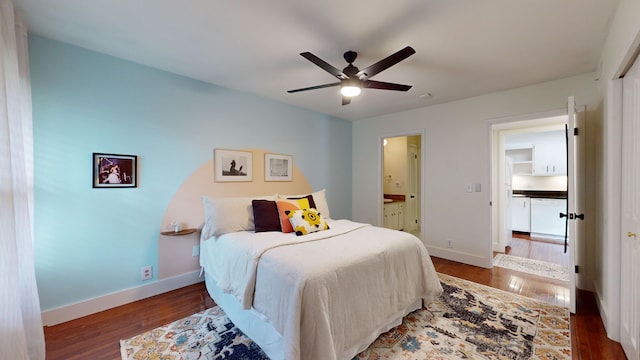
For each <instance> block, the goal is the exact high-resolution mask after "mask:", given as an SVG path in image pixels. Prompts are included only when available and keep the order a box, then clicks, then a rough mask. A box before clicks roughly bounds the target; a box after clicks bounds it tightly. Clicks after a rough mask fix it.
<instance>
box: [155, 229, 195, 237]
mask: <svg viewBox="0 0 640 360" xmlns="http://www.w3.org/2000/svg"><path fill="white" fill-rule="evenodd" d="M196 231H198V229H182V230H180V231H178V232H175V231H163V232H161V233H160V234H161V235H167V236H182V235H189V234H193V233H194V232H196Z"/></svg>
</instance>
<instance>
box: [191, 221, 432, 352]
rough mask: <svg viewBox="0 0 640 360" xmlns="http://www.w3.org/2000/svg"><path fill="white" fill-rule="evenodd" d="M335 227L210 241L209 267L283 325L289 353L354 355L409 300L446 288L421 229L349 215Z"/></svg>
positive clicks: (244, 300)
mask: <svg viewBox="0 0 640 360" xmlns="http://www.w3.org/2000/svg"><path fill="white" fill-rule="evenodd" d="M330 227H331V228H330V229H329V230H326V231H321V232H317V233H312V234H308V235H305V236H296V235H295V234H282V233H277V232H265V233H252V232H237V233H230V234H225V235H222V236H220V237H217V238H211V239H209V240H206V241H207V242H210V241H212V242H213V243H208V244H207V246H206V247H205V248H206V254H203V256H202V257H201V264H202V265H203V266H204V267H205V271H207V272H208V273H209V274H210V275H211V276H212V277H213V278H214V279H215V280H216V282H217V284H218V286H220V287H221V288H222V289H223V290H224V291H225V292H228V293H230V294H233V295H234V296H236V298H237V299H238V301H240V303H241V304H242V305H243V307H244V308H246V309H249V308H250V307H251V306H253V308H254V310H256V311H258V312H259V313H261V314H263V315H264V316H265V318H266V319H267V321H269V322H270V323H271V324H272V326H273V327H274V328H275V329H276V330H278V332H280V334H281V335H282V337H283V340H284V347H285V356H286V358H287V359H292V360H297V359H305V360H307V359H323V360H324V359H350V358H352V357H353V356H354V355H356V354H357V353H358V352H360V351H362V350H364V349H365V348H366V346H367V345H368V344H370V343H371V342H372V341H373V340H375V338H376V337H377V336H378V335H379V332H380V329H381V328H383V327H384V326H386V325H387V324H389V323H390V322H392V321H393V320H394V319H397V318H398V317H399V316H402V315H403V314H402V311H403V310H404V309H405V308H407V307H408V306H409V304H411V303H413V302H414V301H415V300H416V299H421V298H423V299H424V298H431V297H432V296H434V295H436V294H439V293H440V292H442V288H441V286H440V282H439V280H438V277H437V274H436V272H435V269H434V267H433V264H432V262H431V260H430V258H429V255H428V253H427V250H426V249H425V247H424V245H423V244H422V242H421V241H420V240H419V239H418V238H416V237H415V236H413V235H410V234H407V233H403V232H399V231H395V230H389V229H384V228H379V227H374V226H371V225H368V224H361V223H355V222H351V221H348V220H334V221H330Z"/></svg>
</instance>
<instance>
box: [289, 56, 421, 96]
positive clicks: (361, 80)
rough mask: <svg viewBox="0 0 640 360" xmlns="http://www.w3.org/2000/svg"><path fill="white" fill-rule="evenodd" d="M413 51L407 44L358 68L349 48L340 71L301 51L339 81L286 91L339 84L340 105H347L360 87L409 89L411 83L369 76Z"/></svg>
mask: <svg viewBox="0 0 640 360" xmlns="http://www.w3.org/2000/svg"><path fill="white" fill-rule="evenodd" d="M415 53H416V51H415V50H413V48H412V47H411V46H407V47H405V48H404V49H402V50H400V51H397V52H396V53H394V54H391V55H389V56H387V57H386V58H384V59H382V60H380V61H378V62H377V63H375V64H373V65H371V66H369V67H367V68H365V69H363V70H359V69H358V68H357V67H355V66H354V65H353V62H354V61H355V60H356V58H357V57H358V53H357V52H355V51H351V50H349V51H347V52H345V53H344V59H345V60H346V61H347V63H349V65H347V67H345V68H344V69H342V71H340V70H339V69H337V68H335V67H333V66H331V65H329V64H328V63H327V62H325V61H324V60H322V59H320V58H319V57H317V56H315V55H313V54H312V53H310V52H303V53H300V55H302V57H304V58H305V59H307V60H309V61H311V62H312V63H314V64H316V65H318V66H319V67H321V68H322V69H324V70H325V71H326V72H328V73H329V74H331V75H333V76H335V77H336V78H338V80H340V81H339V82H335V83H330V84H324V85H316V86H311V87H306V88H301V89H294V90H289V91H287V92H288V93H297V92H300V91H307V90H316V89H323V88H327V87H332V86H338V85H340V92H341V93H342V105H348V104H349V103H351V98H352V97H353V96H358V95H359V94H360V90H361V89H362V88H370V89H380V90H396V91H408V90H409V89H411V85H403V84H395V83H388V82H383V81H376V80H370V78H372V77H373V76H374V75H376V74H378V73H380V72H382V71H384V70H386V69H388V68H390V67H391V66H393V65H395V64H397V63H399V62H400V61H402V60H404V59H406V58H408V57H409V56H411V55H413V54H415Z"/></svg>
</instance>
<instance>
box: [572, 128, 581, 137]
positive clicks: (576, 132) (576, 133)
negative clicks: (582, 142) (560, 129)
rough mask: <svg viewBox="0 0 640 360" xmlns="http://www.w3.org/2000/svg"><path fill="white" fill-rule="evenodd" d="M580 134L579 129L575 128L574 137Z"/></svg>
mask: <svg viewBox="0 0 640 360" xmlns="http://www.w3.org/2000/svg"><path fill="white" fill-rule="evenodd" d="M579 133H580V132H579V131H578V128H573V135H574V136H578V135H580V134H579Z"/></svg>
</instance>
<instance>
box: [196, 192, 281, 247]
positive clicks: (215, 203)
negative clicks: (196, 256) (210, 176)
mask: <svg viewBox="0 0 640 360" xmlns="http://www.w3.org/2000/svg"><path fill="white" fill-rule="evenodd" d="M254 199H264V200H275V196H259V197H224V198H210V197H207V196H203V197H202V203H203V204H204V226H203V227H202V235H201V238H202V239H208V238H210V237H212V236H220V235H222V234H226V233H230V232H236V231H253V230H255V225H254V222H253V207H252V205H251V201H252V200H254Z"/></svg>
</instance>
